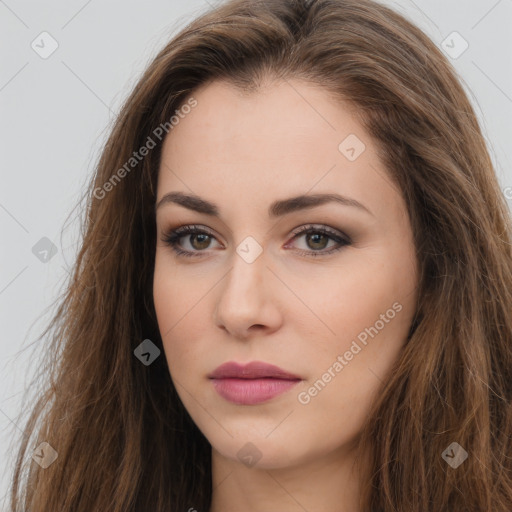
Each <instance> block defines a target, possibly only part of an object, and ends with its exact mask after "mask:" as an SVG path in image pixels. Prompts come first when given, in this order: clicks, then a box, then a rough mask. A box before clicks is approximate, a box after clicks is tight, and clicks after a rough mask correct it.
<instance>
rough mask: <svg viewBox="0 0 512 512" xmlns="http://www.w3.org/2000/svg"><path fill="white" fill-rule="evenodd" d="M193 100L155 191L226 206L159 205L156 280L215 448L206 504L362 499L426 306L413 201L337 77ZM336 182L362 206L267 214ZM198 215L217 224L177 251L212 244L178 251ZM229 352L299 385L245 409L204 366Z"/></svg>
mask: <svg viewBox="0 0 512 512" xmlns="http://www.w3.org/2000/svg"><path fill="white" fill-rule="evenodd" d="M193 96H194V98H195V99H196V100H197V102H198V103H197V106H196V107H195V109H193V110H192V112H190V113H189V114H188V115H187V116H185V117H184V118H183V119H181V120H180V122H179V124H178V125H176V126H175V127H174V129H173V130H172V131H171V132H170V133H169V135H168V136H167V138H166V140H165V143H164V147H163V153H162V164H161V168H160V171H159V182H158V190H157V204H158V203H159V201H160V200H161V199H162V198H163V197H164V196H165V195H166V194H168V193H169V192H182V193H184V194H191V193H193V194H195V195H197V196H199V197H201V198H203V199H205V200H207V201H209V202H212V203H215V205H217V207H218V210H219V217H215V216H212V215H208V214H206V213H199V212H196V211H192V210H189V209H188V208H185V207H184V206H182V205H178V204H175V203H172V202H164V203H162V205H161V206H160V207H159V208H158V209H157V213H156V220H157V249H156V261H155V273H154V289H153V293H154V302H155V308H156V312H157V318H158V324H159V329H160V333H161V335H162V339H163V343H164V349H165V357H166V358H167V361H168V365H169V369H170V372H171V377H172V379H173V382H174V384H175V386H176V389H177V391H178V393H179V396H180V398H181V400H182V401H183V404H184V405H185V407H186V409H187V410H188V412H189V413H190V415H191V417H192V418H193V420H194V422H195V423H196V424H197V426H198V427H199V428H200V430H201V431H202V432H203V434H204V435H205V436H206V438H207V439H208V441H209V442H210V444H211V445H212V474H213V488H214V490H213V496H212V505H211V508H210V512H231V511H233V512H234V511H237V512H239V511H240V510H245V511H248V512H268V511H269V510H279V511H281V512H303V511H304V510H307V511H308V512H320V511H322V512H335V511H336V512H359V511H360V508H359V506H358V499H359V489H360V487H359V482H358V478H357V475H356V468H357V467H358V466H357V464H358V463H359V462H358V461H359V460H360V459H358V458H356V453H355V450H354V446H355V443H356V441H357V439H358V435H359V433H360V431H361V428H362V426H363V423H364V421H365V418H366V417H367V415H368V412H369V410H370V406H371V403H372V400H373V399H374V398H375V397H376V396H377V395H378V393H379V392H380V390H381V388H382V385H383V383H384V382H385V381H386V378H388V377H387V376H388V374H389V370H390V368H391V366H392V365H393V364H394V362H395V361H396V359H397V357H398V355H399V352H400V350H401V349H402V347H403V345H404V343H405V341H406V338H407V333H408V330H409V328H410V325H411V322H412V318H413V315H414V308H415V301H416V288H417V261H416V256H415V250H414V245H413V236H412V231H411V226H410V221H409V217H408V214H407V210H406V207H405V203H404V201H403V199H402V197H401V195H400V193H399V191H398V189H397V188H396V186H394V185H393V184H392V182H391V180H390V178H389V177H388V176H387V174H386V172H385V169H384V167H383V165H382V163H381V162H380V160H379V159H378V157H377V154H376V148H375V145H374V143H373V141H372V140H371V139H370V137H369V136H368V135H367V134H366V132H365V131H364V130H363V129H362V126H361V125H360V124H359V122H358V121H357V120H356V118H354V117H353V116H352V115H351V114H350V110H349V109H348V108H347V106H346V105H344V104H342V103H340V102H336V101H335V100H334V99H333V98H332V97H331V96H329V95H328V93H327V92H326V91H324V90H323V89H321V88H319V87H317V86H313V85H310V84H307V83H305V82H302V81H289V82H286V81H282V82H275V83H268V84H267V85H266V86H264V87H263V88H261V89H260V90H258V91H256V92H253V93H250V94H241V93H240V92H238V91H237V90H236V89H235V88H233V87H232V86H231V85H229V84H227V83H224V82H213V83H211V84H209V85H207V86H203V87H202V88H200V89H199V90H198V91H196V92H195V93H194V95H193ZM350 134H355V135H356V136H357V137H358V139H359V140H360V141H362V142H363V143H364V145H365V146H366V147H365V149H364V151H362V152H361V147H360V146H358V144H359V143H358V142H357V141H356V142H354V140H355V139H352V140H351V139H349V142H348V143H345V145H343V144H342V147H341V150H340V148H339V146H340V143H342V142H343V141H344V140H345V139H346V137H347V136H349V135H350ZM351 147H355V148H356V149H355V151H351V150H350V148H351ZM347 155H348V156H349V157H350V158H352V159H353V161H351V160H350V159H349V158H347ZM354 156H355V157H356V158H355V159H354ZM328 193H336V194H339V195H342V196H345V197H347V198H351V199H354V200H356V201H358V202H359V203H361V204H362V205H364V208H363V207H356V206H352V205H347V204H340V203H337V202H328V203H325V204H322V205H318V206H315V207H313V208H305V209H301V210H298V211H293V212H289V213H287V214H284V215H281V216H279V217H269V214H268V209H269V207H270V205H271V204H272V203H273V202H275V201H277V200H284V199H287V198H291V197H295V196H299V195H303V194H305V195H308V196H310V195H315V194H328ZM365 208H366V209H365ZM192 224H193V225H196V226H198V228H199V229H200V230H201V228H203V230H204V228H206V229H208V233H206V236H204V235H203V236H202V237H201V234H199V235H198V234H195V235H194V234H192V235H191V234H185V235H182V236H181V238H179V240H178V242H179V248H181V249H182V250H185V251H188V252H192V253H196V254H198V253H200V254H199V255H198V256H192V257H187V256H183V255H178V254H176V253H175V252H174V251H173V248H172V247H171V246H169V245H168V244H166V243H165V242H164V241H163V240H162V239H163V238H164V237H165V235H166V234H167V233H168V232H169V231H171V230H174V229H176V228H178V227H180V226H185V225H192ZM309 224H313V225H314V226H313V229H312V233H311V234H307V233H306V234H304V233H303V234H299V235H298V236H296V235H295V233H296V231H295V230H296V228H300V227H302V226H307V225H309ZM322 227H328V228H331V229H332V230H334V233H335V234H337V235H340V236H341V237H343V236H345V237H347V236H348V239H349V240H350V243H348V244H346V243H343V242H342V243H339V242H337V241H336V240H335V239H333V238H332V237H331V236H330V235H329V234H328V235H324V234H323V233H322V232H321V231H320V232H319V231H318V228H322ZM247 237H252V239H254V241H255V242H254V241H253V240H252V239H249V242H248V241H247ZM258 247H259V248H261V250H262V252H261V253H258V256H257V257H256V258H255V259H254V261H251V262H248V261H247V259H246V258H245V257H243V256H244V255H246V254H251V255H255V254H256V252H255V251H257V250H258ZM337 247H338V248H340V250H339V251H336V252H330V253H329V251H331V250H332V249H335V248H337ZM237 248H241V249H243V250H242V251H240V252H237ZM315 254H316V255H315ZM393 305H394V306H393ZM365 329H367V330H365ZM372 329H373V330H372ZM368 332H370V333H371V334H372V335H370V334H368ZM363 333H366V340H365V341H366V343H363V342H362V340H363V339H364V338H365V335H364V334H363ZM354 342H355V343H356V345H354ZM356 346H358V347H359V350H357V348H355V347H356ZM350 354H352V356H351V355H350ZM340 358H341V359H340ZM226 361H236V362H238V363H242V364H245V363H247V362H249V361H264V362H267V363H271V364H274V365H276V366H279V367H281V368H283V369H284V370H286V371H288V372H291V373H293V374H296V375H298V376H300V378H301V379H302V380H301V381H300V382H299V383H298V384H296V385H295V386H294V387H293V388H291V389H290V390H288V391H286V392H284V393H282V394H280V395H278V396H275V397H273V398H272V399H270V400H268V401H266V402H264V403H260V404H256V405H240V404H235V403H232V402H230V401H228V400H226V399H225V398H223V397H222V396H221V395H219V393H218V392H217V391H216V390H215V388H214V386H213V385H212V381H211V379H209V378H208V374H209V373H210V372H211V371H213V370H214V369H215V368H217V367H218V366H219V365H220V364H222V363H224V362H226ZM336 362H337V364H336ZM319 380H320V381H321V382H320V383H319V382H318V381H319ZM315 383H317V384H316V386H317V387H315ZM247 443H251V444H250V445H248V444H247ZM240 450H242V452H240ZM244 450H245V451H244ZM247 452H248V453H249V455H250V456H251V457H250V461H251V462H250V463H248V462H247V458H244V454H245V455H247ZM193 506H194V504H193V503H191V507H193Z"/></svg>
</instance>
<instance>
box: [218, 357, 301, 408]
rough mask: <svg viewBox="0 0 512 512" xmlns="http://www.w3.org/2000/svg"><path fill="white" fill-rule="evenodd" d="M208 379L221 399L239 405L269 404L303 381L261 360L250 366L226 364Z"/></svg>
mask: <svg viewBox="0 0 512 512" xmlns="http://www.w3.org/2000/svg"><path fill="white" fill-rule="evenodd" d="M208 377H209V378H210V379H212V382H213V385H214V387H215V389H216V391H217V392H218V393H219V395H220V396H222V397H223V398H225V399H226V400H228V401H230V402H232V403H235V404H238V405H255V404H259V403H263V402H266V401H268V400H270V399H272V398H274V397H275V396H278V395H280V394H282V393H284V392H285V391H288V390H289V389H291V388H292V387H293V386H295V385H296V384H297V383H298V382H300V381H301V380H302V379H301V378H300V377H299V376H297V375H293V374H291V373H288V372H286V371H285V370H283V369H282V368H279V367H277V366H274V365H271V364H267V363H264V362H261V361H253V362H251V363H249V364H247V365H239V364H238V363H235V362H228V363H224V364H222V365H221V366H219V367H218V368H217V369H216V370H215V371H213V372H212V373H210V374H209V375H208Z"/></svg>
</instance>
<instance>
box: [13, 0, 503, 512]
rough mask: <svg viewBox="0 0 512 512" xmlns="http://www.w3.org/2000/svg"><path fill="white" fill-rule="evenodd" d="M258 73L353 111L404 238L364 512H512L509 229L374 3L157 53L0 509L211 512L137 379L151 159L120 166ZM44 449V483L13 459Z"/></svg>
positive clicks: (496, 190)
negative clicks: (406, 266)
mask: <svg viewBox="0 0 512 512" xmlns="http://www.w3.org/2000/svg"><path fill="white" fill-rule="evenodd" d="M267 76H270V77H273V78H279V79H283V80H287V79H289V78H300V79H304V80H308V81H309V82H311V83H312V84H316V85H318V86H320V87H322V88H324V89H325V90H328V91H330V92H332V93H333V94H334V95H335V96H334V97H335V98H339V99H340V100H343V101H345V102H347V104H349V105H351V106H353V107H354V113H355V114H356V115H357V116H359V119H360V121H361V123H362V124H363V126H364V127H365V129H366V130H367V132H368V133H369V134H370V135H371V136H372V137H373V139H374V141H375V144H376V146H377V148H378V151H379V156H380V158H381V159H382V161H383V162H384V164H385V165H386V168H387V170H388V171H389V175H390V178H391V179H392V180H394V182H395V183H396V184H397V186H398V187H399V189H400V191H401V193H402V194H403V197H404V199H405V201H406V204H407V207H408V211H409V215H410V219H411V223H412V227H413V231H414V237H415V245H416V250H417V257H418V261H419V268H420V278H419V291H418V294H419V301H418V304H417V314H416V317H415V321H414V323H413V325H412V326H411V335H410V337H409V339H408V341H407V343H406V345H405V346H404V348H403V350H402V352H401V354H400V357H399V359H398V360H397V362H396V365H395V368H394V370H393V372H392V373H391V377H390V379H389V380H388V381H387V382H385V383H384V384H383V389H382V392H381V393H380V394H379V398H378V399H377V400H376V402H375V404H374V406H373V408H372V410H371V414H370V416H369V420H368V423H367V424H366V425H365V427H364V430H363V432H362V434H361V445H360V447H361V449H362V450H369V453H370V457H369V461H368V467H367V468H366V469H365V471H364V474H362V475H361V477H362V483H363V485H362V496H361V507H362V508H361V510H363V511H365V512H391V511H407V512H420V511H421V512H426V511H429V512H431V511H435V512H442V511H452V510H463V511H465V512H467V511H479V512H484V511H486V512H491V511H492V512H510V510H512V449H511V448H512V447H511V438H512V406H511V403H512V251H511V246H512V245H511V238H512V227H511V219H510V212H509V210H508V207H507V204H506V201H505V198H504V197H503V194H502V192H501V190H500V187H499V185H498V182H497V178H496V175H495V171H494V168H493V164H492V162H491V159H490V157H489V153H488V150H487V147H486V144H485V140H484V137H483V136H482V133H481V130H480V127H479V124H478V121H477V118H476V116H475V113H474V110H473V108H472V105H471V104H470V102H469V100H468V98H467V96H466V93H465V92H464V90H463V88H462V86H461V85H460V83H459V81H458V78H457V75H456V73H455V71H454V69H453V67H452V65H451V64H450V63H449V62H448V60H447V58H446V57H445V56H444V55H443V54H442V53H441V51H440V50H439V49H438V48H437V47H436V46H435V45H434V44H433V42H432V41H431V40H430V39H429V38H428V37H427V36H426V35H425V34H424V33H423V32H422V31H421V30H419V29H418V28H417V27H415V26H414V25H413V24H411V23H410V22H409V21H407V20H406V19H405V18H404V17H402V16H401V15H399V14H398V13H396V12H394V11H392V10H391V9H389V8H387V7H385V6H383V5H380V4H378V3H375V2H373V1H371V0H316V1H309V2H308V1H306V0H257V1H256V0H233V1H229V2H226V3H224V4H222V5H220V6H218V7H216V8H215V9H212V10H210V11H209V12H207V13H205V14H203V15H201V16H200V17H199V18H197V19H196V20H194V21H193V22H192V23H191V24H189V25H188V26H187V27H186V28H185V29H183V30H182V31H181V32H180V33H179V34H178V35H177V36H175V37H174V38H173V39H172V40H171V41H170V42H169V43H168V44H167V45H166V46H165V48H164V49H163V50H162V51H160V53H159V54H158V55H157V57H156V58H155V59H154V60H153V61H152V62H151V64H150V65H149V67H148V68H147V70H146V71H145V73H144V74H143V76H142V78H141V79H140V81H139V82H138V84H137V86H136V87H135V88H134V90H133V92H132V93H131V95H130V96H129V98H128V99H127V101H126V102H125V104H124V106H123V108H122V110H121V112H120V114H119V116H118V118H117V120H116V122H115V125H114V126H113V129H112V132H111V135H110V137H109V139H108V141H107V143H106V145H105V148H104V151H103V153H102V155H101V158H100V159H99V161H98V164H97V169H96V173H95V176H94V179H93V180H92V181H91V184H90V187H89V189H88V191H87V194H86V196H84V197H85V199H86V202H87V205H86V208H84V211H85V212H86V213H85V215H84V218H83V227H82V237H83V242H82V244H81V248H80V251H79V254H78V257H77V261H76V265H75V267H74V272H73V274H72V276H71V278H70V280H69V284H68V287H67V288H66V293H65V294H64V295H63V297H61V299H60V305H59V308H58V310H57V312H56V314H55V316H54V317H53V320H52V321H51V323H50V324H49V326H48V327H47V329H46V330H45V332H44V333H43V335H44V336H46V337H47V338H48V340H49V341H45V342H44V343H45V352H46V354H47V360H46V364H44V365H43V366H42V368H44V371H43V372H41V378H44V382H45V387H44V388H43V389H44V392H43V393H42V394H41V395H40V397H39V398H38V400H37V403H36V404H35V405H34V407H33V408H32V409H31V411H32V413H31V415H30V418H29V419H28V421H27V422H26V427H25V433H26V436H25V437H24V438H23V440H22V441H21V442H20V445H21V448H20V451H19V455H18V458H17V461H16V468H15V472H14V475H13V481H12V492H11V502H12V503H11V510H12V511H13V512H14V511H16V512H20V511H29V510H30V511H32V512H36V511H37V512H61V511H73V512H91V511H93V510H94V511H106V510H108V511H110V512H121V511H122V512H127V511H146V512H147V511H178V510H189V509H190V508H193V509H196V510H198V511H207V510H208V509H209V506H210V500H211V494H212V483H211V467H210V464H211V447H210V445H209V443H208V441H207V440H206V439H205V437H204V436H203V435H202V433H201V432H200V431H199V430H198V429H197V427H196V426H195V425H194V422H193V421H192V419H191V418H190V417H189V415H188V413H187V411H186V410H185V409H184V407H183V405H182V403H181V401H180V400H179V397H178V395H177V393H176V390H175V389H174V387H173V384H172V381H171V379H170V375H169V369H168V367H167V364H166V361H165V358H164V357H159V358H157V359H156V360H155V362H154V363H153V364H151V365H149V366H145V365H144V364H141V362H140V361H139V360H138V359H137V358H136V357H134V353H133V352H134V349H135V348H136V347H137V346H138V345H139V344H140V343H141V342H142V341H143V340H144V339H150V340H151V341H152V342H153V343H154V344H155V345H156V346H158V347H159V348H160V350H161V351H163V347H162V341H161V337H160V334H159V332H158V327H157V322H156V316H155V311H154V306H153V300H152V277H153V267H154V253H155V236H156V233H155V215H154V203H155V190H156V183H157V177H158V169H159V165H160V154H161V146H162V144H161V143H158V144H157V145H156V147H155V148H154V149H151V151H149V153H148V154H147V156H145V157H144V158H141V159H140V161H137V162H136V164H134V165H133V166H131V165H132V164H133V162H132V164H130V166H131V167H129V168H127V167H126V163H127V162H129V161H130V158H131V157H132V156H133V152H134V151H137V150H138V149H139V148H141V147H142V146H144V145H147V141H148V137H151V138H153V139H154V138H155V137H154V130H155V129H156V128H157V127H159V126H165V127H166V132H167V130H168V131H169V133H171V130H170V127H169V119H170V118H171V117H172V116H173V115H175V112H176V110H178V109H179V108H180V107H181V106H182V105H183V104H184V102H185V101H186V100H187V98H190V96H191V95H192V94H193V92H194V90H196V88H197V87H198V86H200V85H204V84H206V83H209V82H210V81H212V80H216V79H225V80H229V81H230V82H231V83H232V84H234V85H236V86H237V87H239V88H240V89H241V90H245V91H252V90H256V89H257V87H258V85H259V84H261V82H262V80H263V78H264V77H267ZM197 108H200V105H199V106H198V107H197ZM165 123H167V125H166V124H165ZM152 134H153V135H152ZM170 136H172V134H171V135H170ZM123 166H125V171H126V172H124V173H118V172H117V171H118V170H119V169H120V168H122V167H123ZM127 169H129V170H127ZM116 173H117V177H118V178H119V179H117V178H116V179H114V178H113V176H114V174H116ZM120 174H122V176H121V177H120ZM109 180H110V181H109ZM107 182H109V183H110V186H108V185H107V186H105V184H106V183H107ZM46 343H48V345H47V348H46ZM29 439H30V441H29ZM41 442H48V443H49V444H50V445H51V446H52V447H53V448H54V449H55V450H56V451H57V453H58V458H57V460H56V461H55V462H54V463H53V464H51V465H50V466H49V467H48V468H46V469H42V468H41V467H40V466H39V465H38V464H36V463H35V462H33V461H32V460H31V459H30V457H27V455H30V453H31V451H33V450H34V448H35V447H36V446H38V445H39V443H41ZM454 442H456V443H458V445H460V446H461V447H462V448H463V449H464V450H465V451H466V452H467V454H468V458H467V459H466V460H465V461H464V462H463V463H462V464H461V465H460V466H459V467H458V468H456V469H454V468H453V467H451V466H450V465H449V464H447V462H446V457H443V453H445V451H446V449H447V448H448V447H450V446H453V445H452V443H454ZM457 449H458V448H457ZM452 453H453V452H452ZM25 461H26V462H25ZM27 466H28V467H27ZM25 470H26V471H25ZM25 474H26V477H24V475H25Z"/></svg>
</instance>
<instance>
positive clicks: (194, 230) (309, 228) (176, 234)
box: [162, 224, 351, 257]
mask: <svg viewBox="0 0 512 512" xmlns="http://www.w3.org/2000/svg"><path fill="white" fill-rule="evenodd" d="M312 233H316V234H317V233H321V234H323V235H327V236H328V237H329V238H330V239H331V240H334V241H335V242H337V243H338V244H341V245H340V246H339V247H335V248H331V249H329V250H327V251H326V250H319V251H303V250H299V254H300V255H301V256H313V257H318V256H328V255H330V254H333V253H336V252H338V251H340V250H341V249H343V247H346V246H347V245H350V244H351V241H350V239H349V237H347V236H346V235H344V236H340V235H339V234H338V231H334V230H332V229H331V228H328V227H327V226H322V227H315V226H314V225H312V224H308V225H305V226H302V227H300V228H299V229H297V230H295V231H294V232H293V234H294V237H293V240H295V239H296V238H299V237H300V236H302V235H305V234H312ZM191 234H193V235H208V236H210V237H213V238H215V237H214V235H213V233H212V232H210V231H209V230H207V229H205V228H200V227H198V226H196V225H189V226H182V227H179V228H177V229H175V230H173V231H170V232H169V233H166V234H164V236H163V237H162V242H164V243H165V244H166V245H168V246H170V247H171V248H172V250H173V251H174V252H175V253H176V254H178V256H186V257H201V256H202V253H204V252H206V250H204V251H184V250H183V249H180V247H179V240H180V239H181V238H183V237H184V236H186V235H191Z"/></svg>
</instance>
